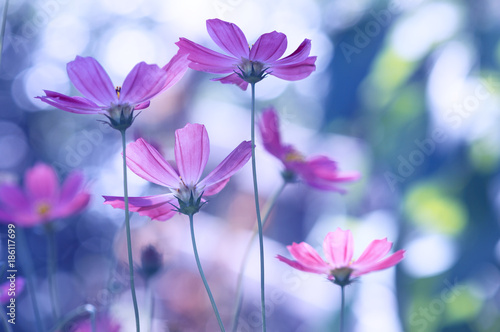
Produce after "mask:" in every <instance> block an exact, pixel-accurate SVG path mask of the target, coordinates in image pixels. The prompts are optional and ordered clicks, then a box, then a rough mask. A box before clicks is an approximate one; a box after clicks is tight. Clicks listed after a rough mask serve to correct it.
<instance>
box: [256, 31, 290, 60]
mask: <svg viewBox="0 0 500 332" xmlns="http://www.w3.org/2000/svg"><path fill="white" fill-rule="evenodd" d="M286 46H287V40H286V36H285V34H283V33H281V32H276V31H273V32H269V33H265V34H263V35H262V36H260V37H259V39H257V41H256V42H255V44H254V45H253V46H252V49H251V50H250V61H260V62H264V63H271V62H274V61H275V60H277V59H279V58H280V57H281V56H282V55H283V53H285V51H286Z"/></svg>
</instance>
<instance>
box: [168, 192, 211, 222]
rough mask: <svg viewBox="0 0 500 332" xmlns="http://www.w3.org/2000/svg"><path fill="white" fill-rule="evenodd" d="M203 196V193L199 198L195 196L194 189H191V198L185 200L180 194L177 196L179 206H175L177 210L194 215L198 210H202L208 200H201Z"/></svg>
mask: <svg viewBox="0 0 500 332" xmlns="http://www.w3.org/2000/svg"><path fill="white" fill-rule="evenodd" d="M202 196H203V193H201V195H199V196H198V198H196V199H195V198H194V194H193V191H191V194H190V195H189V200H187V201H186V200H184V199H182V198H181V197H180V196H175V198H177V201H178V202H179V206H175V205H174V207H175V211H176V212H179V213H182V214H185V215H187V216H192V215H194V214H195V213H197V212H198V211H200V209H201V207H202V206H203V205H205V203H206V202H202V201H201V197H202Z"/></svg>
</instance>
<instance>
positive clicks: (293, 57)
mask: <svg viewBox="0 0 500 332" xmlns="http://www.w3.org/2000/svg"><path fill="white" fill-rule="evenodd" d="M309 53H311V41H310V40H309V39H304V41H303V42H302V43H301V44H300V45H299V47H297V49H296V50H295V51H294V52H293V53H292V54H290V55H289V56H286V57H284V58H283V59H280V60H278V61H276V62H275V63H274V64H273V67H274V66H276V67H279V66H285V65H290V64H295V63H300V62H302V61H304V60H306V59H307V58H308V57H309Z"/></svg>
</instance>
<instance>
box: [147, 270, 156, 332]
mask: <svg viewBox="0 0 500 332" xmlns="http://www.w3.org/2000/svg"><path fill="white" fill-rule="evenodd" d="M146 295H147V296H146V299H147V300H149V327H148V331H149V332H151V331H153V318H154V313H155V297H154V294H153V289H152V287H151V281H150V280H149V278H148V279H147V280H146Z"/></svg>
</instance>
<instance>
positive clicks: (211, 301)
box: [189, 214, 225, 332]
mask: <svg viewBox="0 0 500 332" xmlns="http://www.w3.org/2000/svg"><path fill="white" fill-rule="evenodd" d="M189 226H190V228H191V241H192V242H193V251H194V258H195V259H196V265H197V266H198V271H200V276H201V280H203V284H204V285H205V289H206V290H207V294H208V297H209V298H210V303H211V304H212V308H213V309H214V313H215V316H216V317H217V321H218V322H219V326H220V330H221V331H222V332H225V329H224V325H223V324H222V319H221V318H220V315H219V310H217V305H216V304H215V300H214V297H213V296H212V292H211V291H210V287H209V286H208V282H207V279H206V278H205V274H204V273H203V269H202V267H201V263H200V257H199V256H198V249H196V239H195V237H194V222H193V215H192V214H190V215H189Z"/></svg>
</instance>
